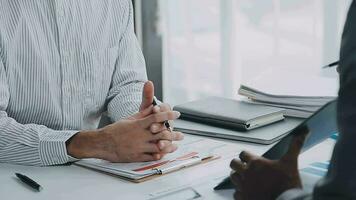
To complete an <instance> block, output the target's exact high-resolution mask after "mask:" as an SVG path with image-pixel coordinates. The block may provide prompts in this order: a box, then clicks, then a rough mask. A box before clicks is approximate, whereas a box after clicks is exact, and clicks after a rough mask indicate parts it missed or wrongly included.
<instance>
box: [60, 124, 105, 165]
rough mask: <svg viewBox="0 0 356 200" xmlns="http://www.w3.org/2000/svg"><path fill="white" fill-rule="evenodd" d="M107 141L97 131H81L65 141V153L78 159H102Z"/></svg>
mask: <svg viewBox="0 0 356 200" xmlns="http://www.w3.org/2000/svg"><path fill="white" fill-rule="evenodd" d="M107 141H108V140H106V139H105V135H104V134H100V131H99V130H94V131H81V132H79V133H77V134H75V135H74V136H73V137H72V138H70V139H69V140H68V141H67V143H66V145H67V152H68V155H70V156H72V157H75V158H78V159H83V158H102V157H103V155H105V146H106V144H105V143H106V142H107Z"/></svg>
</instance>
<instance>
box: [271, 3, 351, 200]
mask: <svg viewBox="0 0 356 200" xmlns="http://www.w3.org/2000/svg"><path fill="white" fill-rule="evenodd" d="M339 73H340V89H339V98H338V111H337V119H338V125H339V134H340V136H339V140H338V142H337V144H336V145H335V148H334V152H333V155H332V159H331V162H330V163H331V164H330V168H329V171H328V173H327V175H326V177H325V178H324V179H322V180H321V181H320V182H319V183H318V184H317V185H316V187H315V188H314V192H313V194H309V195H306V194H305V193H304V192H303V191H302V190H296V189H294V190H289V191H286V192H285V193H283V194H282V195H281V196H280V197H279V199H278V200H291V199H293V200H307V199H308V200H309V199H313V200H344V199H356V0H353V2H352V4H351V7H350V10H349V13H348V17H347V20H346V23H345V28H344V32H343V35H342V43H341V51H340V64H339Z"/></svg>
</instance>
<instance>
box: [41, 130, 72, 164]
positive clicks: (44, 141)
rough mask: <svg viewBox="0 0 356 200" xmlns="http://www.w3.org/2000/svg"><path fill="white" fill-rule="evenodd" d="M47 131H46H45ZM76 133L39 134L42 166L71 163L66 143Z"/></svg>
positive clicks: (55, 132) (50, 132)
mask: <svg viewBox="0 0 356 200" xmlns="http://www.w3.org/2000/svg"><path fill="white" fill-rule="evenodd" d="M47 131H48V130H47ZM76 133H78V131H53V130H50V131H49V132H46V133H43V134H40V143H39V153H40V159H41V162H42V165H44V166H48V165H58V164H64V163H67V162H69V161H71V159H70V157H69V155H68V154H67V146H66V141H67V140H68V139H69V138H71V137H73V136H74V135H75V134H76Z"/></svg>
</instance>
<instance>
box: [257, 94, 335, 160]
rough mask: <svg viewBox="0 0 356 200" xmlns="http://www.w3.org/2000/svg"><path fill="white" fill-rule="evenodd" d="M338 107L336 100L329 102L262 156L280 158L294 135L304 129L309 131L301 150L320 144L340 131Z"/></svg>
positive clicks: (273, 158) (272, 158) (301, 132)
mask: <svg viewBox="0 0 356 200" xmlns="http://www.w3.org/2000/svg"><path fill="white" fill-rule="evenodd" d="M336 107H337V101H336V100H334V101H331V102H329V103H327V104H326V105H325V106H323V107H322V108H321V109H319V110H318V111H317V112H316V113H314V114H313V115H312V116H311V117H309V118H308V119H306V120H305V121H304V122H303V123H301V124H300V125H299V126H297V127H296V128H295V129H294V130H292V131H291V132H290V134H289V135H288V136H286V137H284V138H283V139H282V140H280V141H279V142H278V143H277V144H276V145H274V146H273V147H272V148H271V149H269V150H268V151H267V152H266V153H264V154H263V155H262V156H263V157H265V158H268V159H271V160H276V159H280V158H281V157H282V156H283V155H284V154H286V153H287V151H288V149H289V146H290V144H291V142H292V139H293V137H294V136H297V135H299V134H304V133H305V131H303V129H304V130H305V129H307V131H309V133H308V135H307V136H306V139H305V142H304V144H303V147H302V150H301V152H304V151H306V150H308V149H310V148H311V147H313V146H315V145H316V144H319V143H321V142H322V141H324V140H326V139H327V138H329V137H331V136H332V135H333V134H335V133H338V127H337V120H336Z"/></svg>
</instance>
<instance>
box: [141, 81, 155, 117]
mask: <svg viewBox="0 0 356 200" xmlns="http://www.w3.org/2000/svg"><path fill="white" fill-rule="evenodd" d="M153 96H154V85H153V83H152V81H147V82H146V83H145V85H144V86H143V92H142V102H141V106H140V111H142V110H144V109H146V108H148V107H149V106H151V105H152V102H153Z"/></svg>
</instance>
